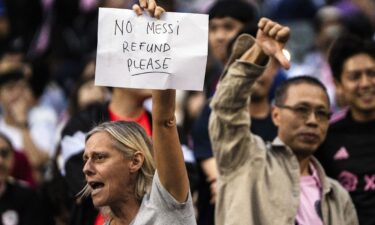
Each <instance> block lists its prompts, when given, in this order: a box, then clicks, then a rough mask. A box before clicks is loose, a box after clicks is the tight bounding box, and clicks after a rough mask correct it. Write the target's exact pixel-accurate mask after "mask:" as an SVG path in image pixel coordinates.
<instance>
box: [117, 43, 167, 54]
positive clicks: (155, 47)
mask: <svg viewBox="0 0 375 225" xmlns="http://www.w3.org/2000/svg"><path fill="white" fill-rule="evenodd" d="M169 50H171V46H170V45H169V44H168V43H163V44H154V43H147V42H144V41H142V42H130V43H129V42H127V41H124V43H122V52H123V53H125V52H135V51H144V52H149V53H154V52H167V51H169Z"/></svg>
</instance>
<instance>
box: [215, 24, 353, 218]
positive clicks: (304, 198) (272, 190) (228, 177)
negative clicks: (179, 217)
mask: <svg viewBox="0 0 375 225" xmlns="http://www.w3.org/2000/svg"><path fill="white" fill-rule="evenodd" d="M258 26H259V30H258V32H257V37H256V40H254V38H252V37H251V36H248V35H243V36H240V37H239V38H238V39H237V42H236V44H235V47H234V50H233V53H232V56H231V59H230V60H229V63H228V68H227V69H226V70H225V71H224V76H223V78H222V79H221V81H220V84H219V87H218V90H217V92H216V93H215V95H214V97H213V100H212V102H211V107H212V113H211V117H210V127H209V129H210V138H211V141H212V145H213V149H214V151H215V158H216V160H217V164H218V168H219V182H218V198H217V207H216V216H215V219H216V222H217V224H218V225H220V224H316V225H318V224H327V225H330V224H331V225H336V224H351V225H352V224H358V221H357V217H356V212H355V209H354V206H353V204H352V202H351V199H350V197H349V195H348V193H347V192H346V191H345V190H344V189H343V188H342V187H341V185H339V184H338V183H337V182H336V181H334V180H332V179H330V178H328V177H326V175H325V174H324V170H323V169H322V167H321V166H320V164H319V162H318V161H317V160H316V159H315V158H314V157H312V154H313V153H314V152H315V150H316V149H317V148H318V147H319V145H320V144H321V143H322V142H323V141H324V138H325V136H326V132H327V129H328V121H329V117H330V113H329V98H328V95H327V92H326V90H325V88H324V86H323V85H322V84H321V83H320V82H319V81H318V80H316V79H314V78H311V77H297V78H294V79H289V80H287V81H286V82H284V83H283V84H282V85H281V86H280V87H279V88H278V90H277V94H276V99H275V107H274V108H273V109H272V119H273V122H274V123H275V125H276V126H277V127H278V133H277V135H278V136H277V138H276V139H275V140H274V141H273V142H272V144H271V145H267V144H266V143H265V142H264V141H263V140H262V139H261V138H259V137H258V136H256V135H254V134H253V133H252V132H250V130H249V128H250V121H249V114H248V103H249V100H251V93H252V88H251V87H252V85H253V84H254V82H255V81H256V80H257V78H258V77H259V76H260V75H261V74H262V72H263V70H264V66H266V65H267V62H268V60H269V59H270V58H273V59H274V60H277V61H278V62H279V63H280V64H281V65H282V66H283V67H284V68H289V66H290V64H289V61H288V59H286V57H285V55H284V54H283V52H282V49H283V48H284V46H285V44H286V42H287V40H288V38H289V32H290V31H289V28H288V27H284V26H282V25H280V24H278V23H276V22H273V21H271V20H269V19H267V18H262V19H261V20H260V21H259V24H258ZM249 98H250V99H249Z"/></svg>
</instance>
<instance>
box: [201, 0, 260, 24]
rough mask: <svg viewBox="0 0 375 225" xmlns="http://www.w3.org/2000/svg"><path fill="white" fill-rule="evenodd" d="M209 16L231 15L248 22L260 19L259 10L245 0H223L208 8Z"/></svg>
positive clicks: (222, 16)
mask: <svg viewBox="0 0 375 225" xmlns="http://www.w3.org/2000/svg"><path fill="white" fill-rule="evenodd" d="M208 14H209V18H210V20H211V19H214V18H224V17H231V18H234V19H237V20H239V21H241V22H242V23H245V24H246V23H248V22H252V21H257V20H258V10H257V8H256V7H255V5H253V4H251V3H248V2H245V1H243V0H221V1H217V2H216V3H214V4H213V6H212V7H211V8H210V9H209V10H208Z"/></svg>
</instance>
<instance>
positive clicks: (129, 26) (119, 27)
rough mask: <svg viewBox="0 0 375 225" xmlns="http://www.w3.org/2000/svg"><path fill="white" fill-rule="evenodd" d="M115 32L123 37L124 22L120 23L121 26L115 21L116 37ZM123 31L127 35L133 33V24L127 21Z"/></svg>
mask: <svg viewBox="0 0 375 225" xmlns="http://www.w3.org/2000/svg"><path fill="white" fill-rule="evenodd" d="M117 30H119V31H120V32H121V35H124V20H122V21H121V25H120V24H119V23H118V21H117V20H115V35H117ZM125 30H126V32H127V33H131V32H132V31H133V24H132V23H131V22H130V21H128V22H126V24H125Z"/></svg>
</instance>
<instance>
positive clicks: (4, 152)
mask: <svg viewBox="0 0 375 225" xmlns="http://www.w3.org/2000/svg"><path fill="white" fill-rule="evenodd" d="M11 151H12V150H11V149H10V148H0V157H1V158H3V159H6V158H8V156H9V155H10V152H11Z"/></svg>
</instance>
